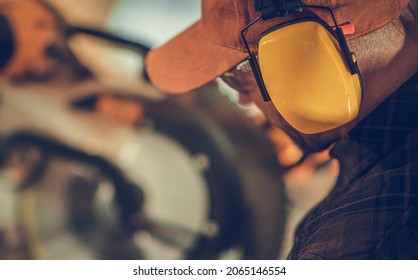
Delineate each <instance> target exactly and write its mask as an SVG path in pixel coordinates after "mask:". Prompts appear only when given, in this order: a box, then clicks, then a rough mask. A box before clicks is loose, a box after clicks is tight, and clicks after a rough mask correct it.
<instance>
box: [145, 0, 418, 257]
mask: <svg viewBox="0 0 418 280" xmlns="http://www.w3.org/2000/svg"><path fill="white" fill-rule="evenodd" d="M263 2H264V4H265V3H267V2H268V3H272V5H273V6H272V7H276V8H277V7H279V8H280V7H281V8H283V5H284V7H285V8H286V7H287V8H289V9H290V8H292V9H294V11H291V13H289V14H288V15H287V16H285V17H278V16H276V17H273V18H272V19H267V20H259V21H258V22H257V23H256V24H254V26H253V27H251V28H248V29H247V30H246V31H244V32H243V33H244V35H245V36H246V38H247V41H248V48H249V49H250V50H249V51H250V52H251V53H252V55H253V56H254V57H255V56H256V55H259V53H257V51H258V49H257V42H258V38H259V37H260V34H262V33H263V31H264V30H267V29H268V28H270V27H272V26H275V25H277V24H280V23H283V22H287V21H290V20H292V19H293V18H294V17H298V16H299V13H300V12H299V11H300V10H301V9H300V8H302V10H303V12H302V14H303V13H309V14H310V15H311V16H312V14H313V16H314V17H316V18H320V19H322V20H324V21H325V22H326V23H327V24H328V25H329V26H330V28H334V29H335V28H336V24H335V22H334V21H333V19H332V17H330V16H329V14H328V13H327V12H328V10H327V9H326V8H321V9H315V8H310V7H307V6H308V5H311V6H321V7H327V8H329V9H330V10H331V12H332V14H333V16H334V17H335V20H336V22H337V26H339V25H343V24H344V23H347V22H349V23H350V25H351V26H354V30H351V32H350V31H348V32H345V34H346V36H345V38H346V39H347V44H348V48H349V50H350V51H351V52H353V53H355V56H353V58H350V57H349V58H348V59H347V58H346V59H345V61H346V62H347V64H349V63H351V62H348V61H349V60H350V59H352V60H353V61H352V64H354V70H352V69H351V66H350V71H348V72H351V75H354V76H355V74H356V67H358V70H359V73H360V74H359V75H361V78H358V79H357V81H356V83H357V88H360V86H361V88H362V98H361V99H362V100H361V105H360V107H359V111H358V114H355V115H354V117H353V118H352V120H351V121H349V122H347V123H345V124H344V123H342V124H341V125H339V126H335V127H328V128H326V129H322V130H319V131H317V132H315V131H314V132H308V133H306V132H300V129H296V128H295V127H294V126H293V125H291V124H290V123H291V120H290V119H289V118H287V117H284V116H283V115H284V114H282V113H280V112H279V111H278V109H277V106H275V104H273V103H274V100H273V102H271V101H265V99H264V98H263V97H262V95H261V94H260V89H261V91H262V92H263V91H265V88H263V86H264V85H263V84H262V83H261V85H260V83H258V84H257V82H256V79H254V76H253V73H256V74H260V73H259V72H257V71H256V70H257V68H256V67H254V66H252V68H248V64H246V63H241V62H242V61H245V60H246V59H247V58H248V55H249V54H248V51H247V50H246V46H245V44H244V42H243V38H242V37H241V30H242V29H243V28H244V27H246V26H247V25H248V24H249V23H250V22H251V21H252V20H254V19H256V18H257V17H258V16H260V12H258V11H256V9H255V7H258V8H260V5H261V6H262V5H263ZM298 2H300V1H292V0H290V1H252V0H236V1H233V0H229V1H228V0H202V19H201V20H200V21H198V22H197V23H196V24H194V25H193V26H191V27H190V28H189V29H188V30H186V31H185V32H183V33H182V34H180V35H178V36H177V37H176V38H174V39H173V40H171V41H170V42H168V43H167V44H165V45H163V46H161V47H159V48H156V49H154V50H153V51H151V52H150V53H149V55H148V57H147V61H146V63H147V69H148V74H149V76H150V78H151V80H152V81H153V82H154V83H155V85H156V86H157V87H159V88H161V89H162V90H164V91H167V92H172V93H181V92H186V91H190V90H193V89H195V88H198V87H200V86H202V85H204V84H206V83H208V82H210V81H211V80H213V79H215V78H216V77H218V76H220V77H221V78H222V79H224V80H225V81H226V82H227V83H228V84H230V85H231V86H233V87H235V88H236V89H237V90H240V91H241V93H243V94H242V95H241V96H242V97H243V99H245V100H248V99H250V100H252V101H254V102H255V103H256V104H257V105H258V106H259V107H260V108H261V109H262V111H263V112H264V113H265V115H266V117H267V118H268V120H269V121H270V122H271V123H272V124H273V125H276V126H278V127H280V128H282V129H283V130H284V131H286V132H287V133H288V134H289V135H290V136H291V137H292V138H293V139H294V140H295V141H296V142H297V143H298V145H299V146H300V147H302V148H303V149H304V150H305V151H307V152H315V151H320V150H323V149H324V148H327V147H329V145H330V144H332V143H335V144H334V146H333V148H332V151H331V155H332V156H333V157H335V158H337V159H338V160H339V162H340V167H341V175H340V177H339V179H338V182H337V184H336V186H335V187H334V189H333V190H332V192H331V193H330V194H329V196H328V197H327V198H326V199H325V200H324V201H323V202H321V203H320V204H319V205H318V206H317V207H315V208H314V209H313V210H312V211H310V213H308V215H307V216H306V217H305V219H304V220H303V221H302V223H301V224H300V225H299V227H298V229H297V231H296V236H295V243H294V246H293V249H292V251H291V252H290V254H289V259H418V159H417V156H418V131H417V127H418V118H417V117H416V116H417V113H416V111H417V110H418V75H417V72H418V24H417V22H416V20H415V17H414V15H413V12H412V11H411V8H410V6H409V5H408V4H409V2H410V1H408V0H381V1H364V0H351V1H349V0H334V1H327V0H306V1H302V3H298ZM295 3H296V4H295ZM274 5H276V6H274ZM286 5H287V6H286ZM298 5H301V6H298ZM258 10H260V11H261V12H263V11H262V10H261V9H258ZM275 12H276V13H277V10H276V11H275ZM281 12H283V13H282V14H287V12H288V10H286V9H282V10H279V13H281ZM262 17H263V19H264V14H262ZM266 18H267V16H266ZM353 31H354V32H353ZM244 38H245V37H244ZM338 41H339V42H340V48H338V50H340V49H341V50H342V49H344V48H343V47H341V46H343V44H344V43H343V42H342V41H344V40H342V39H338ZM340 52H341V53H342V52H343V51H340ZM256 60H257V59H256ZM259 60H260V61H261V58H260V59H259ZM343 60H344V59H343ZM260 63H261V62H260ZM253 64H254V60H253ZM236 65H238V67H237V66H236ZM283 67H290V66H288V65H283ZM300 67H303V66H302V65H301V66H300ZM346 68H348V66H347V67H346ZM249 69H250V70H249ZM251 69H252V71H251ZM254 69H256V70H254ZM324 69H325V68H324ZM254 71H255V72H254ZM263 74H264V73H263ZM331 74H332V73H331ZM278 78H280V77H278ZM263 79H265V78H264V77H263V78H262V79H260V78H258V80H259V81H260V80H262V81H263ZM355 79H356V78H354V80H355ZM330 82H333V80H332V81H330ZM299 83H304V80H303V79H301V80H300V81H299ZM290 86H292V85H289V87H290ZM266 87H268V86H266ZM336 94H337V93H336ZM357 96H359V95H358V94H357ZM272 99H273V98H272ZM267 100H268V99H267ZM315 101H316V100H315ZM325 101H326V100H325ZM359 102H360V101H359ZM350 106H351V104H350ZM302 113H303V112H302ZM307 117H309V115H308V116H307ZM307 127H308V128H310V127H309V126H307Z"/></svg>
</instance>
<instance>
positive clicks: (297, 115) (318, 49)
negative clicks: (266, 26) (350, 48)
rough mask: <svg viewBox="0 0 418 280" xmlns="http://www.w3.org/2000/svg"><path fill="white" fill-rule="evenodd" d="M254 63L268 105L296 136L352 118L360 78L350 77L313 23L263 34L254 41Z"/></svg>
mask: <svg viewBox="0 0 418 280" xmlns="http://www.w3.org/2000/svg"><path fill="white" fill-rule="evenodd" d="M258 57H259V64H260V71H261V74H262V77H263V81H264V84H265V87H266V89H267V92H268V94H269V95H270V98H271V101H272V102H273V104H274V106H275V107H276V109H277V110H278V111H279V112H280V114H281V115H282V116H283V117H284V118H285V119H286V121H287V122H288V123H289V124H290V125H292V126H293V127H294V128H295V129H296V130H298V131H300V132H302V133H305V134H313V133H320V132H324V131H327V130H330V129H333V128H336V127H338V126H341V125H344V124H346V123H348V122H350V121H351V120H353V119H354V118H355V117H356V116H357V114H358V111H359V107H360V103H361V98H362V88H361V80H360V76H359V75H358V74H354V75H353V74H351V73H350V70H349V68H348V66H347V65H346V63H345V61H344V58H343V55H342V53H341V50H340V47H339V44H338V41H337V39H335V37H334V36H333V35H332V34H331V33H330V32H329V31H328V30H327V29H326V28H325V27H324V26H322V25H321V24H319V23H318V22H315V21H304V22H300V23H296V24H291V25H287V26H284V27H281V28H279V29H276V30H274V31H272V32H270V33H268V34H266V35H265V36H263V37H262V38H261V39H260V40H259V44H258Z"/></svg>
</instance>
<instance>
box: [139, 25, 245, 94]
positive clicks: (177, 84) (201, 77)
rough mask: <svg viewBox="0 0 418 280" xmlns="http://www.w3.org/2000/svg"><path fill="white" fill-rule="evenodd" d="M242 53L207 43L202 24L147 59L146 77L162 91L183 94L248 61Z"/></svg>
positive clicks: (194, 26) (150, 53)
mask: <svg viewBox="0 0 418 280" xmlns="http://www.w3.org/2000/svg"><path fill="white" fill-rule="evenodd" d="M247 56H248V54H247V53H246V52H244V51H242V50H238V49H233V48H228V47H224V46H221V45H219V44H216V43H214V42H212V41H210V40H209V39H208V36H207V34H206V33H205V31H204V28H203V24H202V22H201V21H198V22H196V23H195V24H193V25H192V26H191V27H190V28H188V29H187V30H185V31H184V32H182V33H180V34H179V35H177V36H176V37H175V38H173V39H172V40H170V41H169V42H167V43H166V44H164V45H162V46H160V47H157V48H155V49H153V50H151V51H150V52H149V53H148V54H147V57H146V68H147V73H148V75H149V77H150V79H151V81H152V82H153V83H154V84H155V86H157V87H158V88H159V89H161V90H163V91H165V92H168V93H184V92H188V91H192V90H194V89H196V88H199V87H201V86H203V85H205V84H207V83H209V82H210V81H212V80H213V79H215V78H216V77H218V76H220V75H221V74H222V73H224V72H226V71H228V70H229V69H230V68H232V67H233V66H234V65H236V64H238V63H239V62H241V61H243V60H244V59H246V58H247Z"/></svg>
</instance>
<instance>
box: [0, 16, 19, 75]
mask: <svg viewBox="0 0 418 280" xmlns="http://www.w3.org/2000/svg"><path fill="white" fill-rule="evenodd" d="M14 47H15V46H14V40H13V35H12V28H11V26H10V24H9V22H8V20H7V18H6V17H5V16H3V15H0V71H1V70H2V69H3V68H4V67H5V66H6V65H7V63H9V61H10V59H11V58H12V55H13V52H14Z"/></svg>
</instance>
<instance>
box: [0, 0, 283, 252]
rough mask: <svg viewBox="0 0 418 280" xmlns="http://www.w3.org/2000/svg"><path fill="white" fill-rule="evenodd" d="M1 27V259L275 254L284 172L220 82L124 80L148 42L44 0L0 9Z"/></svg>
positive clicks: (6, 1) (1, 4)
mask: <svg viewBox="0 0 418 280" xmlns="http://www.w3.org/2000/svg"><path fill="white" fill-rule="evenodd" d="M52 2H53V1H52ZM0 30H1V35H0V36H1V38H2V40H1V43H0V45H1V46H0V48H1V60H0V61H1V62H2V64H1V65H0V67H1V68H0V71H1V72H0V100H1V102H0V139H1V141H0V163H1V166H0V201H1V202H0V213H1V214H0V252H1V253H0V258H3V259H11V258H18V259H21V258H23V259H26V258H30V259H182V258H187V259H216V258H239V259H274V258H277V257H278V255H279V253H280V249H281V245H282V239H283V231H284V226H285V219H286V197H285V195H284V191H283V184H282V177H281V175H282V173H283V168H282V167H280V165H279V164H278V162H277V159H276V156H275V153H274V152H273V149H274V147H273V144H272V143H271V141H270V140H268V139H267V137H266V135H265V133H264V131H263V129H262V128H261V127H260V126H257V125H255V124H254V123H253V121H252V120H250V119H249V118H248V116H247V115H246V114H244V113H243V112H242V110H240V109H239V108H237V107H236V105H235V104H234V103H232V102H231V101H230V100H229V99H228V98H226V97H225V96H223V95H221V94H220V93H219V92H218V90H217V87H216V86H215V85H208V86H207V87H205V88H203V89H201V90H199V91H198V92H195V93H190V94H185V95H182V96H175V97H173V96H167V95H166V94H164V93H162V92H159V91H157V90H156V89H155V88H154V87H153V86H152V85H151V84H149V83H148V81H147V79H146V76H145V75H144V72H143V71H142V69H141V67H139V68H138V70H139V72H138V73H136V72H135V73H131V72H132V71H131V72H130V75H129V76H130V77H132V76H133V77H135V78H134V79H133V80H132V79H127V77H125V75H124V74H123V75H120V73H125V72H126V69H123V68H119V65H120V64H118V63H117V62H116V61H119V60H120V59H122V60H123V59H126V58H128V60H129V61H136V62H139V64H140V65H141V63H140V62H141V61H142V58H143V55H144V54H145V53H146V51H147V50H148V48H147V46H144V45H143V44H141V43H138V42H134V41H131V40H126V39H124V38H120V37H117V36H114V35H112V34H109V33H106V32H103V31H101V30H99V29H97V28H87V27H85V26H82V27H80V26H78V27H77V26H74V25H69V24H67V23H66V21H65V20H63V18H62V17H61V16H60V14H59V13H57V12H56V11H55V8H53V7H51V6H49V5H48V4H46V3H45V2H43V1H38V0H21V1H11V0H1V1H0ZM80 46H82V47H80ZM104 54H111V55H110V57H108V56H106V55H104ZM97 57H99V58H100V59H97ZM115 58H117V59H116V60H115ZM98 65H99V66H98ZM106 69H108V70H109V71H104V70H106ZM132 74H133V75H132Z"/></svg>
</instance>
